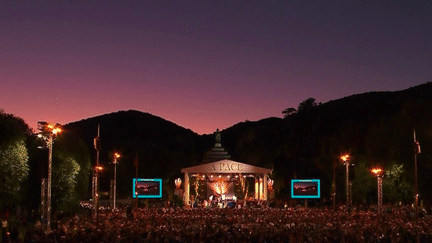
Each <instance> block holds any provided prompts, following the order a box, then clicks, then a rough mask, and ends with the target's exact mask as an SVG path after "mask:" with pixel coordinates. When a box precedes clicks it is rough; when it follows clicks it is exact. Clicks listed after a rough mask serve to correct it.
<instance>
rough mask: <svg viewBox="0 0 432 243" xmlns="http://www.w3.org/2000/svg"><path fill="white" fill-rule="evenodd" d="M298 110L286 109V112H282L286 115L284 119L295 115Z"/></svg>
mask: <svg viewBox="0 0 432 243" xmlns="http://www.w3.org/2000/svg"><path fill="white" fill-rule="evenodd" d="M296 112H297V110H296V109H295V108H293V107H290V108H286V109H285V110H284V111H282V114H283V115H284V118H287V117H288V116H290V115H292V114H295V113H296Z"/></svg>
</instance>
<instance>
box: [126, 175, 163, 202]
mask: <svg viewBox="0 0 432 243" xmlns="http://www.w3.org/2000/svg"><path fill="white" fill-rule="evenodd" d="M132 187H133V198H162V179H140V178H138V179H135V178H134V179H133V184H132Z"/></svg>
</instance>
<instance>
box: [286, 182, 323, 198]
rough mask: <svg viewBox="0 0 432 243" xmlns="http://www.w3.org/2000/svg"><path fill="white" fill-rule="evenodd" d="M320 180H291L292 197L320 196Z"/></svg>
mask: <svg viewBox="0 0 432 243" xmlns="http://www.w3.org/2000/svg"><path fill="white" fill-rule="evenodd" d="M320 193H321V185H320V180H316V179H314V180H291V198H305V199H307V198H320V197H321V194H320Z"/></svg>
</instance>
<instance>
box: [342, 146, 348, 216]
mask: <svg viewBox="0 0 432 243" xmlns="http://www.w3.org/2000/svg"><path fill="white" fill-rule="evenodd" d="M348 158H349V155H348V154H347V155H344V156H342V157H341V159H342V161H343V163H344V164H345V166H346V204H347V208H349V207H350V203H349V161H348Z"/></svg>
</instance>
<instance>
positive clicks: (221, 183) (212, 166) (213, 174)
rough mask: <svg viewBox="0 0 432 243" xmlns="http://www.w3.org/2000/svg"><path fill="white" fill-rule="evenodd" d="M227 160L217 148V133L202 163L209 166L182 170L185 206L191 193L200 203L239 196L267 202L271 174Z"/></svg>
mask: <svg viewBox="0 0 432 243" xmlns="http://www.w3.org/2000/svg"><path fill="white" fill-rule="evenodd" d="M229 158H230V156H229V155H228V153H227V152H225V150H224V149H223V148H222V146H221V144H220V133H219V131H217V132H216V144H215V147H214V148H213V149H212V151H210V153H209V154H208V155H207V157H206V158H205V159H204V161H203V162H209V161H211V162H209V163H205V164H202V165H197V166H193V167H189V168H184V169H182V170H181V172H182V173H184V193H183V201H184V203H185V205H190V201H191V190H193V192H194V194H195V196H196V197H200V198H203V199H208V198H210V197H211V196H213V197H216V198H222V199H235V198H239V196H241V197H247V198H253V199H255V200H264V201H266V200H267V199H268V195H267V194H268V190H267V187H268V185H267V182H268V180H269V174H271V173H272V170H271V169H266V168H261V167H258V166H253V165H248V164H244V163H240V162H237V161H233V160H230V159H229ZM236 188H237V189H236ZM250 188H252V190H249V189H250ZM236 193H239V194H242V195H236Z"/></svg>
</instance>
